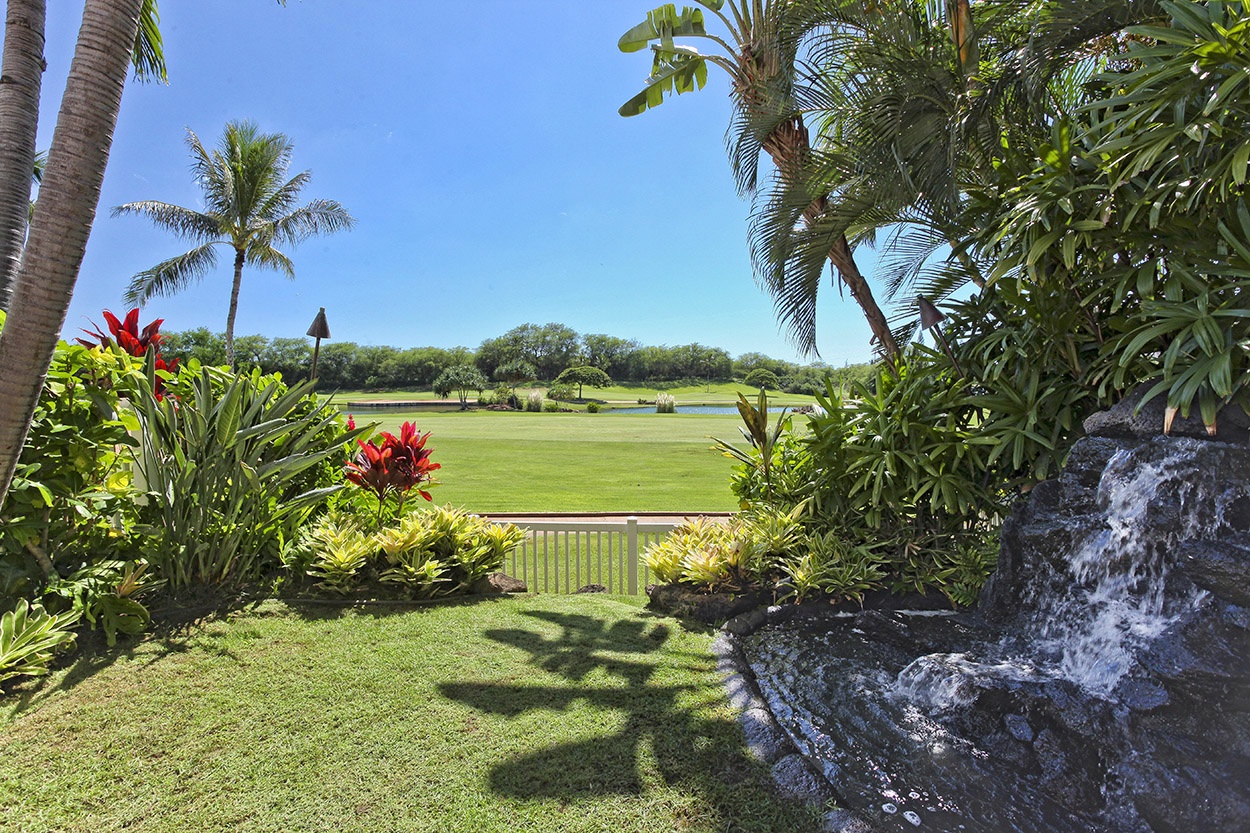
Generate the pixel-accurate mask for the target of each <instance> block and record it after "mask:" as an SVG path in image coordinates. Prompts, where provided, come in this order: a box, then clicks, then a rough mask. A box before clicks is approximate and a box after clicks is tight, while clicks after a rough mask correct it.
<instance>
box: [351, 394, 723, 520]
mask: <svg viewBox="0 0 1250 833" xmlns="http://www.w3.org/2000/svg"><path fill="white" fill-rule="evenodd" d="M365 419H366V417H363V416H362V417H358V419H357V421H358V422H360V423H361V424H363V423H364V421H365ZM367 419H368V420H369V421H376V422H379V423H380V424H381V428H382V429H385V430H389V431H395V430H396V429H397V427H398V426H399V424H400V423H401V422H403V421H404V420H412V421H414V422H415V423H416V424H417V427H418V428H419V429H420V430H421V431H429V432H431V436H430V440H429V447H430V448H433V449H434V453H433V456H432V459H433V460H435V461H436V462H439V463H441V464H442V466H443V468H442V469H441V470H440V471H438V472H437V475H438V478H439V480H440V481H441V485H439V486H437V487H436V488H435V489H434V490H433V495H434V500H435V501H436V502H437V503H440V504H441V503H451V504H453V505H455V506H459V507H462V508H465V509H468V510H469V511H472V512H648V511H658V512H680V513H686V512H718V511H731V510H733V509H736V508H737V502H736V500H735V499H734V496H733V494H732V493H731V492H730V491H729V475H730V472H731V471H732V468H733V463H732V461H731V460H729V459H727V458H725V457H723V456H721V455H720V454H718V453H717V452H715V451H712V450H711V445H712V441H711V440H710V439H708V437H709V436H713V437H720V438H723V439H727V440H730V441H733V440H735V439H737V440H738V441H739V442H742V439H741V435H740V434H739V433H738V427H737V426H738V425H739V424H740V423H741V420H740V419H739V418H738V417H737V416H715V415H713V416H703V415H696V414H585V413H556V414H535V413H524V412H498V411H467V412H451V413H426V412H418V413H393V414H392V413H387V414H384V415H382V416H369V417H367Z"/></svg>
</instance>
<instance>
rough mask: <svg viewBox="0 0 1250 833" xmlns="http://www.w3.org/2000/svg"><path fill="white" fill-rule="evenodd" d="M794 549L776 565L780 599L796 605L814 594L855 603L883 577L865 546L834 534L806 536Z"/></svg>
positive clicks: (875, 586) (877, 563)
mask: <svg viewBox="0 0 1250 833" xmlns="http://www.w3.org/2000/svg"><path fill="white" fill-rule="evenodd" d="M797 550H798V552H797V553H796V554H794V555H789V556H785V557H782V558H780V559H779V560H778V562H777V565H778V568H779V570H780V572H781V574H782V576H783V578H782V582H781V583H782V586H783V587H784V588H785V589H784V591H783V592H782V594H781V596H782V598H790V599H793V600H794V601H795V602H796V603H797V602H802V601H805V600H806V599H807V598H808V597H809V596H810V595H812V594H814V593H823V594H824V595H826V596H829V597H831V598H833V599H839V600H840V599H853V600H855V601H859V600H860V599H862V598H863V596H864V593H867V592H868V591H869V590H873V589H875V588H877V587H879V586H880V585H881V580H882V579H883V578H884V577H885V572H884V571H883V570H882V561H881V558H880V557H879V556H878V555H877V554H875V553H874V552H873V551H872V550H871V549H870V548H869V547H867V546H865V545H862V544H859V545H855V544H850V543H848V542H847V541H846V540H845V539H843V538H842V536H841V535H840V534H839V533H837V532H826V533H824V534H821V533H811V534H809V535H806V536H804V538H803V541H802V544H801V546H799V547H798V548H797Z"/></svg>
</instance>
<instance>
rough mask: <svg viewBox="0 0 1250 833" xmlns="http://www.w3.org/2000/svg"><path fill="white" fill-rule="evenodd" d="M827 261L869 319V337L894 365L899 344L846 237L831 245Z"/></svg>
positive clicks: (843, 236)
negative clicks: (870, 335) (870, 331)
mask: <svg viewBox="0 0 1250 833" xmlns="http://www.w3.org/2000/svg"><path fill="white" fill-rule="evenodd" d="M829 262H830V263H832V264H833V267H834V268H835V269H837V270H838V276H839V277H840V278H841V279H842V283H844V284H846V288H847V289H848V290H850V292H851V297H852V298H854V299H855V303H857V304H859V308H860V309H861V310H863V312H864V318H866V319H867V320H868V328H869V329H871V330H872V338H873V340H874V341H876V342H877V345H878V346H879V347H880V348H881V353H882V355H884V356H885V360H886V361H887V362H889V363H890V364H894V360H895V359H896V358H898V343H897V342H896V341H895V340H894V333H892V332H890V324H889V322H888V321H887V320H886V317H885V313H883V312H882V311H881V307H880V306H879V305H878V304H877V299H876V297H875V296H873V294H872V287H870V286H868V280H867V279H866V278H865V277H864V274H863V273H862V272H860V271H859V266H858V265H857V264H856V263H855V254H854V252H852V251H851V244H850V241H848V240H847V239H846V235H842V236H841V237H839V238H838V239H837V240H836V241H835V242H834V244H833V248H832V249H830V250H829Z"/></svg>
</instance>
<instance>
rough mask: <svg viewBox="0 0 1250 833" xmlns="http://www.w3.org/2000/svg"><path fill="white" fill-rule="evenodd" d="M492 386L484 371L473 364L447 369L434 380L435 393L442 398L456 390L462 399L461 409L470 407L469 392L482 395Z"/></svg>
mask: <svg viewBox="0 0 1250 833" xmlns="http://www.w3.org/2000/svg"><path fill="white" fill-rule="evenodd" d="M488 384H490V383H489V382H488V381H487V380H486V377H485V376H483V375H482V371H480V370H478V369H477V368H476V367H474V366H473V365H471V364H458V365H454V366H452V367H449V368H447V369H446V370H444V371H443V372H442V373H441V374H439V377H438V378H437V379H435V380H434V392H435V393H436V394H438V395H439V396H441V397H444V398H445V397H447V396H450V395H451V392H452V391H453V390H454V391H456V393H457V394H458V395H459V397H460V409H461V410H464V409H466V408H468V407H469V391H477V392H478V393H481V392H482V391H484V390H486V386H487V385H488Z"/></svg>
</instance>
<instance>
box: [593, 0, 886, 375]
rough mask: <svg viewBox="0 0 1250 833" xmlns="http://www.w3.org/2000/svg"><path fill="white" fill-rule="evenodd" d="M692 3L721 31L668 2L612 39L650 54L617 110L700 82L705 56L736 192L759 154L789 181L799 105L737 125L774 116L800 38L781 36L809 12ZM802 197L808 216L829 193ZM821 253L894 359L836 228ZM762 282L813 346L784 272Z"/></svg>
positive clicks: (800, 130)
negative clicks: (696, 43) (642, 83)
mask: <svg viewBox="0 0 1250 833" xmlns="http://www.w3.org/2000/svg"><path fill="white" fill-rule="evenodd" d="M695 2H697V3H698V4H699V5H700V6H702V7H703V8H704V9H707V10H708V11H710V12H712V14H714V15H715V16H716V17H717V18H718V19H719V20H720V23H721V25H722V27H723V28H724V30H725V31H726V33H727V34H728V37H720V36H718V35H714V34H710V33H708V31H707V29H706V26H705V25H704V16H703V12H702V11H701V10H700V9H696V8H691V7H685V8H683V9H682V10H681V11H680V12H678V11H677V10H676V9H675V7H674V6H672V5H671V4H670V5H666V6H661V7H659V8H657V9H654V10H653V11H651V12H649V13H648V15H647V19H646V20H645V21H644V22H642V23H641V24H639V25H638V26H635V27H634V28H633V29H630V30H629V31H628V32H626V33H625V34H624V35H623V36H622V37H621V39H620V42H619V44H618V46H619V47H620V49H621V51H623V52H636V51H639V50H641V49H644V48H646V47H648V46H650V48H651V50H652V54H653V56H654V57H653V63H652V72H651V76H650V77H649V78H648V79H647V87H646V89H644V90H643V91H642V92H640V93H639V94H638V95H636V96H634V98H632V99H630V100H629V101H628V102H626V103H625V104H624V105H623V106H622V107H621V108H620V113H621V115H623V116H633V115H637V114H638V113H642V112H644V111H646V110H647V109H649V108H651V107H655V106H658V105H659V104H660V103H662V102H663V100H664V94H665V93H666V92H676V93H678V94H681V93H684V92H689V91H691V90H695V89H699V88H701V87H702V86H703V84H704V83H705V82H706V79H707V64H708V63H711V64H713V65H715V66H718V67H720V68H721V69H723V70H724V71H725V72H727V73H728V74H729V77H730V79H731V82H732V84H733V93H732V95H733V100H734V104H735V107H736V110H737V113H736V116H735V126H734V128H732V129H733V130H734V131H735V132H736V133H737V134H738V138H737V139H736V140H735V141H734V142H733V143H732V145H733V146H732V148H731V160H732V162H733V164H734V170H735V174H736V176H737V179H738V187H739V190H740V192H742V193H744V194H748V195H750V194H753V193H754V191H755V188H756V184H757V171H758V160H759V156H760V154H761V153H763V154H766V155H767V156H768V157H769V159H771V161H772V163H773V166H774V168H775V169H776V171H777V174H778V176H779V177H780V178H781V179H785V180H790V181H793V182H795V183H796V184H798V182H799V178H800V177H801V176H802V174H803V172H804V171H805V169H806V168H807V165H808V158H807V157H808V156H809V154H810V150H811V148H810V144H809V141H808V131H807V127H806V125H805V124H804V120H803V115H802V113H801V112H799V111H797V110H794V109H789V110H788V111H787V112H786V113H785V114H784V115H783V116H781V117H777V118H773V119H772V120H771V121H770V123H769V126H768V128H767V129H766V130H762V131H758V132H754V131H749V132H744V131H743V130H741V129H738V128H739V127H740V126H741V125H745V124H758V123H759V122H758V121H752V116H754V115H758V114H761V113H768V114H772V115H774V116H776V115H777V107H776V104H777V102H778V101H787V100H789V98H790V93H789V86H790V82H791V79H792V74H793V71H794V65H795V62H796V59H797V50H798V47H799V40H798V39H795V38H792V37H787V34H788V33H792V32H794V31H803V29H804V26H803V20H805V16H806V15H807V13H808V10H807V9H805V8H802V7H801V6H800V5H799V4H796V3H793V2H791V0H736V2H735V0H695ZM726 10H727V13H726ZM679 37H680V38H702V39H706V40H708V41H710V42H712V43H713V44H715V45H716V47H717V48H718V49H719V50H720V52H719V53H710V54H705V53H701V52H699V51H697V50H696V49H694V48H692V47H689V46H686V45H682V44H678V43H676V42H675V40H674V38H679ZM811 196H812V198H811V200H810V206H811V209H810V211H809V215H810V216H811V218H813V219H814V218H815V217H816V216H817V215H819V214H820V213H821V212H822V211H823V210H824V203H825V202H827V200H828V195H827V194H818V193H813V194H812V195H811ZM823 259H828V261H829V262H830V263H831V264H832V265H833V267H834V269H835V270H836V272H837V276H838V279H839V280H840V281H841V283H842V284H843V285H844V286H846V288H847V289H848V290H849V291H850V293H851V297H852V298H854V299H855V302H856V303H857V304H859V306H860V309H861V310H862V311H863V313H864V317H865V318H866V319H867V321H868V326H869V328H870V329H871V330H872V333H873V340H874V341H876V342H877V347H878V349H879V350H880V351H881V353H882V354H883V355H884V356H885V357H886V358H887V359H893V357H894V356H895V355H896V354H897V353H898V345H897V343H896V342H895V339H894V336H893V334H892V333H891V332H890V327H889V324H888V322H887V320H886V317H885V314H884V313H883V312H882V311H881V307H880V306H879V305H878V304H877V301H876V298H875V297H874V296H873V293H872V289H871V287H870V286H869V285H868V281H867V280H866V279H865V277H864V275H863V273H862V272H860V270H859V266H858V265H857V264H856V262H855V256H854V253H853V251H852V248H851V246H850V243H849V241H848V240H847V238H846V237H845V235H842V236H837V235H835V236H833V237H831V238H830V239H829V240H828V245H827V246H826V248H825V250H824V253H823V258H822V262H823ZM817 278H819V275H818V276H817ZM763 282H764V284H765V286H766V287H767V288H768V289H769V290H770V291H771V292H772V293H773V296H774V299H775V300H776V302H777V310H778V314H779V315H780V316H781V318H782V320H783V321H784V322H785V323H786V324H787V325H788V327H789V329H790V332H791V335H792V336H793V338H794V341H795V343H796V345H797V346H798V347H799V348H800V349H802V350H804V351H807V352H815V347H816V320H815V314H814V311H813V312H812V314H811V315H807V314H805V313H804V312H803V311H802V310H796V309H794V308H793V307H792V306H791V305H790V304H789V303H788V301H787V299H788V290H787V288H786V287H785V286H784V280H783V281H782V282H781V285H779V284H778V282H777V281H775V280H768V279H765V280H764V281H763Z"/></svg>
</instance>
